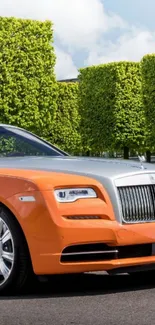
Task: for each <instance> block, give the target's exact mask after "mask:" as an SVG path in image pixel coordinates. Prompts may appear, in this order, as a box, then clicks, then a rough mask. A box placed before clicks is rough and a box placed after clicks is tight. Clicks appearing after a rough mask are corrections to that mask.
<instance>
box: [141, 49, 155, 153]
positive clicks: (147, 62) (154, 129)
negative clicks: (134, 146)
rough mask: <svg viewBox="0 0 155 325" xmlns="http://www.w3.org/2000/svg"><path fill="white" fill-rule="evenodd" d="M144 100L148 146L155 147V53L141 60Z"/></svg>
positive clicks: (152, 148)
mask: <svg viewBox="0 0 155 325" xmlns="http://www.w3.org/2000/svg"><path fill="white" fill-rule="evenodd" d="M141 69H142V90H143V102H144V108H145V116H146V126H147V146H148V148H149V149H151V150H154V149H155V54H150V55H146V56H144V57H143V59H142V61H141Z"/></svg>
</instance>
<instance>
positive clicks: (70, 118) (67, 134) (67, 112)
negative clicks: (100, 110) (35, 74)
mask: <svg viewBox="0 0 155 325" xmlns="http://www.w3.org/2000/svg"><path fill="white" fill-rule="evenodd" d="M79 124H80V114H79V109H78V83H72V82H71V83H70V82H69V83H67V82H62V83H61V82H60V83H58V100H57V110H56V116H55V119H54V122H53V125H52V131H51V132H52V133H51V139H52V141H53V142H54V144H55V145H57V146H58V147H60V148H61V149H63V150H65V151H67V152H69V153H72V154H73V153H74V154H77V153H80V151H81V137H80V132H79Z"/></svg>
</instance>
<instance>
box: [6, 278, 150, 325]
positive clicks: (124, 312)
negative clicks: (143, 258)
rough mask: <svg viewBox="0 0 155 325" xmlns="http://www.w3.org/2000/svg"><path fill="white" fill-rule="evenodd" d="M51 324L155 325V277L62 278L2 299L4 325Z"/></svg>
mask: <svg viewBox="0 0 155 325" xmlns="http://www.w3.org/2000/svg"><path fill="white" fill-rule="evenodd" d="M47 324H48V325H116V324H117V325H128V324H131V325H138V324H139V325H148V324H150V325H151V324H152V325H154V324H155V276H154V279H151V278H150V276H149V274H148V277H146V276H145V277H142V276H141V277H139V278H138V279H135V278H133V277H131V276H128V275H117V276H108V275H105V274H102V273H99V274H85V275H80V276H75V277H72V276H70V277H68V276H66V277H65V276H62V277H56V278H53V279H50V282H49V283H48V284H46V283H41V284H39V285H38V287H37V288H33V287H31V288H28V290H27V292H26V293H22V295H18V296H12V297H8V296H6V297H5V296H4V297H0V325H47Z"/></svg>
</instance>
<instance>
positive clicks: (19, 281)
mask: <svg viewBox="0 0 155 325" xmlns="http://www.w3.org/2000/svg"><path fill="white" fill-rule="evenodd" d="M30 272H31V263H30V258H29V253H28V248H27V244H26V242H25V238H24V236H23V233H22V231H21V229H20V227H19V225H18V223H17V221H16V219H15V218H14V216H13V215H12V214H11V213H10V211H8V209H6V208H5V207H3V206H0V294H1V293H11V292H12V291H18V290H19V289H21V288H22V287H23V286H24V284H25V282H26V280H27V279H28V276H29V274H30Z"/></svg>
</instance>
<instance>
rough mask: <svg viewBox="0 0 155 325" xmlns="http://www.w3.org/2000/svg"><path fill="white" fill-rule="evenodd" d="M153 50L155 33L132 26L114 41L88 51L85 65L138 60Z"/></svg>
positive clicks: (154, 47)
mask: <svg viewBox="0 0 155 325" xmlns="http://www.w3.org/2000/svg"><path fill="white" fill-rule="evenodd" d="M153 52H155V33H153V32H152V33H151V32H150V31H147V30H146V31H145V30H144V31H141V30H139V29H135V28H132V29H131V30H128V32H126V33H125V34H123V35H122V36H120V37H119V38H118V39H117V41H116V42H115V43H111V42H106V43H104V44H102V46H100V47H99V46H98V47H96V48H95V49H94V51H90V53H89V55H88V58H87V60H86V61H85V63H86V65H92V64H100V63H107V62H112V61H122V60H129V61H139V60H141V58H142V57H143V56H144V55H145V54H147V53H153Z"/></svg>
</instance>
